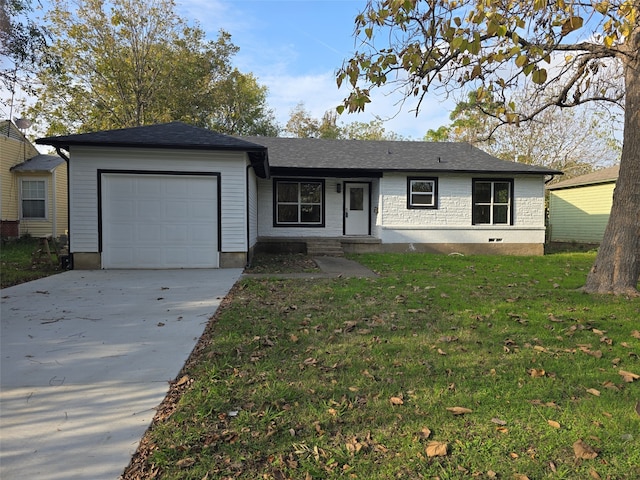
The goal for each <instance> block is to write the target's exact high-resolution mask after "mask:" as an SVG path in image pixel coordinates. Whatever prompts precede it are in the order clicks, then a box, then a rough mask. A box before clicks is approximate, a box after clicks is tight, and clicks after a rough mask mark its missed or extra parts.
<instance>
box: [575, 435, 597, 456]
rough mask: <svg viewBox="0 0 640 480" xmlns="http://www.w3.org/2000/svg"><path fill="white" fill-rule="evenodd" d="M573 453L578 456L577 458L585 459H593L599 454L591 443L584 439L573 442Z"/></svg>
mask: <svg viewBox="0 0 640 480" xmlns="http://www.w3.org/2000/svg"><path fill="white" fill-rule="evenodd" d="M573 453H574V455H575V456H576V459H584V460H591V459H592V458H596V457H597V456H598V452H596V451H595V450H594V449H593V448H592V447H591V446H590V445H588V444H586V443H584V442H583V441H582V439H579V440H577V441H576V442H575V443H574V444H573Z"/></svg>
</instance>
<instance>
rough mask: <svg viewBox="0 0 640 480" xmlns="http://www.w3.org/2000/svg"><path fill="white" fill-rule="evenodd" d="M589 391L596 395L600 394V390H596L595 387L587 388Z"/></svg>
mask: <svg viewBox="0 0 640 480" xmlns="http://www.w3.org/2000/svg"><path fill="white" fill-rule="evenodd" d="M587 393H590V394H591V395H595V396H596V397H599V396H600V390H596V389H595V388H587Z"/></svg>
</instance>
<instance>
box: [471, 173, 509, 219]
mask: <svg viewBox="0 0 640 480" xmlns="http://www.w3.org/2000/svg"><path fill="white" fill-rule="evenodd" d="M512 223H513V180H511V179H506V180H484V179H474V180H473V224H474V225H511V224H512Z"/></svg>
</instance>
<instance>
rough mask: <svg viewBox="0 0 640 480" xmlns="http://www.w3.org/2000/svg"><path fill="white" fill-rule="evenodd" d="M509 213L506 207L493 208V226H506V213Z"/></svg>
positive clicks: (497, 206)
mask: <svg viewBox="0 0 640 480" xmlns="http://www.w3.org/2000/svg"><path fill="white" fill-rule="evenodd" d="M508 212H509V207H508V206H507V205H496V206H494V207H493V223H494V224H498V223H499V224H506V223H509V222H508V221H507V220H508V219H507V213H508Z"/></svg>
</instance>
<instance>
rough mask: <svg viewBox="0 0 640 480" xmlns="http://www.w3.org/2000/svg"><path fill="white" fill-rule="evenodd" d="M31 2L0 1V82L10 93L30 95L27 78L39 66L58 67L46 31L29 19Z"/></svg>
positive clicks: (26, 0)
mask: <svg viewBox="0 0 640 480" xmlns="http://www.w3.org/2000/svg"><path fill="white" fill-rule="evenodd" d="M32 13H33V7H32V5H31V2H30V0H2V1H0V58H2V62H1V63H0V83H2V85H3V86H4V87H5V88H6V89H7V90H8V91H9V92H11V93H12V94H13V93H15V91H16V88H17V87H20V88H22V89H24V90H25V91H28V92H31V89H30V78H31V75H32V73H33V69H34V68H35V67H36V66H38V65H43V66H46V67H47V68H50V69H57V68H58V67H59V64H58V61H57V59H56V58H55V57H54V56H53V55H51V54H50V52H49V40H50V35H49V32H48V31H47V30H46V29H45V28H44V27H43V26H41V25H38V24H37V23H36V22H35V21H33V20H32V19H31V18H30V14H32Z"/></svg>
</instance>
